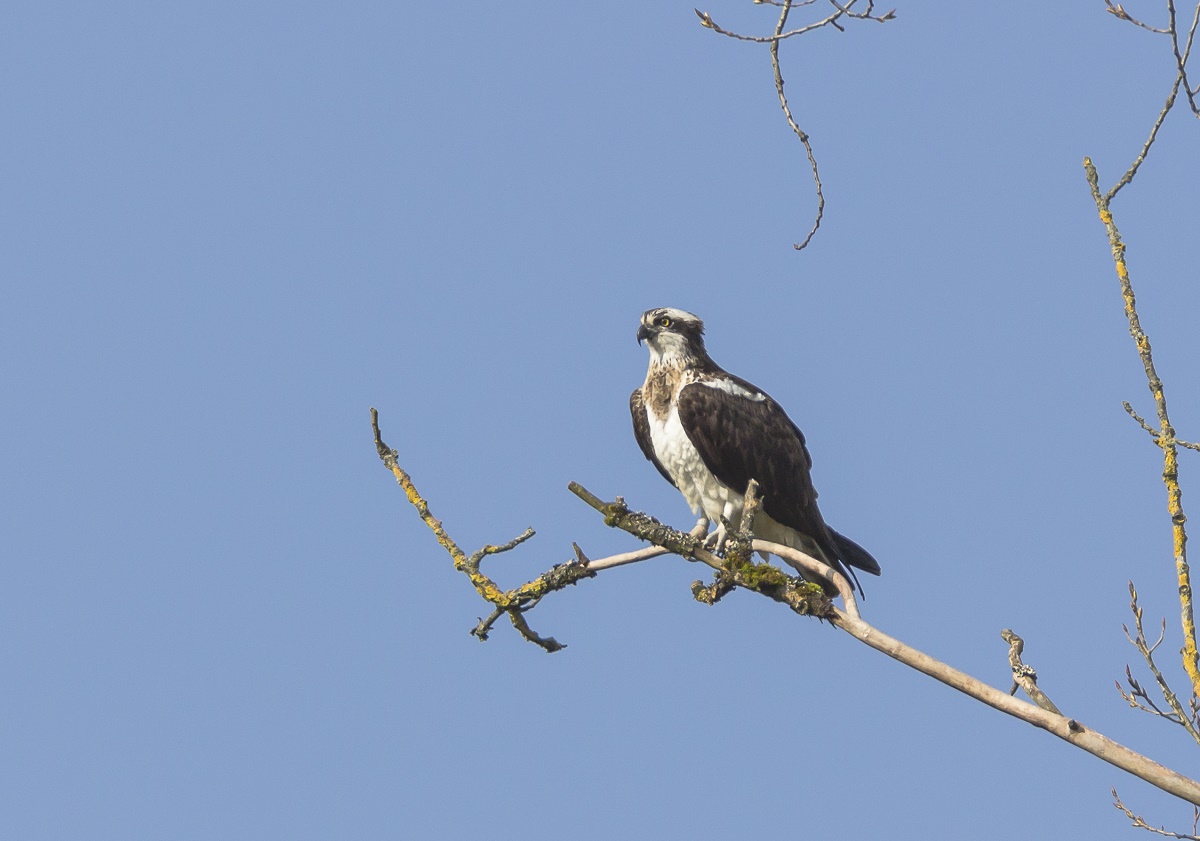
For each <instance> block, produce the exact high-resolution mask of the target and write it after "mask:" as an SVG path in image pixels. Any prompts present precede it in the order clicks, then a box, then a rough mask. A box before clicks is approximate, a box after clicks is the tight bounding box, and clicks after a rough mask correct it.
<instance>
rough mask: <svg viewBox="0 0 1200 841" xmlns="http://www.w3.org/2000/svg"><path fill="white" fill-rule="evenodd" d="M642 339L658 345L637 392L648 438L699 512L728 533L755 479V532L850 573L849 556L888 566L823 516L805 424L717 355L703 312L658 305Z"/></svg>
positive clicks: (871, 567)
mask: <svg viewBox="0 0 1200 841" xmlns="http://www.w3.org/2000/svg"><path fill="white" fill-rule="evenodd" d="M638 341H639V342H641V341H645V342H646V343H647V345H648V347H649V350H650V367H649V369H648V370H647V372H646V380H645V382H644V383H643V384H642V387H641V388H638V389H635V390H634V392H633V394H632V395H631V396H630V399H629V408H630V412H631V414H632V416H633V429H634V436H635V437H636V438H637V442H638V446H639V447H641V450H642V453H643V454H644V455H645V456H646V458H647V459H649V460H650V461H651V462H652V463H653V464H654V466H655V467H656V468H658V472H659V473H661V474H662V475H663V477H664V478H666V479H667V481H669V482H670V483H671V484H673V485H674V486H675V487H676V488H678V489H679V491H680V492H681V493H682V494H683V496H684V498H685V499H686V500H687V502H688V504H689V505H690V506H691V508H692V511H693V512H694V513H700V512H703V515H702V517H701V521H702V523H703V522H704V520H705V518H707V520H711V521H713V522H715V523H717V528H718V532H717V534H718V540H719V541H720V540H723V537H724V526H723V524H722V518H724V520H725V521H726V522H729V523H730V525H731V526H732V527H734V528H736V527H737V525H738V520H739V519H740V517H741V510H742V496H743V493H744V492H745V489H746V486H747V485H748V484H749V482H750V480H751V479H755V480H757V482H758V485H759V492H760V494H761V496H762V509H761V510H760V512H759V515H758V517H757V518H756V520H755V525H754V532H755V536H757V537H760V538H762V539H764V540H770V541H773V542H775V543H781V544H783V545H785V546H790V547H792V548H794V549H798V550H800V551H802V552H804V553H806V554H809V555H812V556H813V557H815V558H818V559H820V560H823V561H825V562H826V563H828V564H829V565H830V566H833V567H834V568H836V569H839V570H840V571H842V572H846V571H847V570H846V567H845V566H843V564H844V565H848V566H850V567H855V568H858V569H861V570H863V571H864V572H869V573H871V574H873V575H878V574H879V571H880V570H879V564H878V563H877V562H876V561H875V559H874V558H873V557H871V555H870V554H869V553H868V552H867V551H866V550H865V549H863V548H862V547H861V546H859V545H858V544H857V543H855V542H854V541H852V540H850V539H849V538H846V537H844V536H842V535H840V534H838V533H837V532H836V531H834V530H833V529H831V528H829V526H828V525H826V523H825V520H824V519H823V518H822V517H821V511H820V509H819V508H818V507H817V492H816V490H815V489H814V488H813V484H812V478H811V476H810V469H811V468H812V458H811V456H810V455H809V452H808V447H807V445H806V444H805V441H804V433H802V432H801V431H800V429H799V427H797V426H796V424H794V423H793V422H792V420H791V418H789V417H788V416H787V413H786V412H784V410H783V409H782V408H781V407H780V406H779V404H778V403H776V402H775V401H774V400H773V399H772V398H771V397H770V395H768V394H767V393H766V392H764V391H763V390H762V389H760V388H758V387H757V386H754V385H752V384H751V383H749V382H747V381H746V380H743V379H741V378H740V377H736V376H734V375H732V374H730V373H728V372H727V371H725V370H724V369H722V368H721V367H720V366H719V365H717V364H716V363H715V362H713V360H712V358H711V357H710V356H709V355H708V352H707V350H706V349H705V347H704V323H703V322H702V321H701V320H700V319H699V318H697V317H696V316H694V315H692V314H691V313H689V312H684V311H683V310H677V309H672V308H659V309H653V310H648V311H647V312H645V313H644V314H643V315H642V322H641V326H640V327H639V329H638ZM698 525H700V524H698ZM857 583H858V582H857V579H855V584H856V585H857ZM859 589H860V590H861V589H862V588H861V586H860V587H859Z"/></svg>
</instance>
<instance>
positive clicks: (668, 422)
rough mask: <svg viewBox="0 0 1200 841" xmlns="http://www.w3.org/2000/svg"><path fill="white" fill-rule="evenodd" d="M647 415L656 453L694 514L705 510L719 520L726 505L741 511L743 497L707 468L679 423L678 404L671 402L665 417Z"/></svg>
mask: <svg viewBox="0 0 1200 841" xmlns="http://www.w3.org/2000/svg"><path fill="white" fill-rule="evenodd" d="M646 414H647V417H648V419H649V421H650V439H651V441H653V442H654V454H655V455H656V456H658V460H659V462H661V463H662V466H663V467H664V468H666V470H667V472H668V473H670V474H671V478H672V479H674V480H675V484H676V486H677V487H678V488H679V490H680V492H682V493H683V496H684V498H685V499H686V500H687V503H688V505H690V506H691V508H692V513H694V514H696V513H699V512H700V511H701V510H703V511H704V513H705V515H706V516H708V517H709V518H710V519H712V520H714V521H719V518H720V516H721V514H722V513H723V512H724V511H725V510H726V503H731V504H732V505H733V506H736V507H737V508H738V509H739V510H740V508H741V504H742V495H741V494H740V493H736V492H734V491H732V490H730V489H729V488H727V487H725V486H724V485H722V484H721V483H720V482H719V481H717V477H716V476H714V475H713V473H712V471H711V470H709V469H708V467H706V466H705V464H704V460H703V459H701V458H700V453H699V452H697V451H696V447H695V446H694V445H693V444H692V442H691V440H690V439H689V438H688V436H687V432H685V431H684V429H683V424H682V423H680V421H679V410H678V409H677V408H676V406H675V402H674V401H672V403H671V410H670V411H669V412H668V413H667V416H666V418H659V417H657V416H656V415H655V414H654V412H647V413H646Z"/></svg>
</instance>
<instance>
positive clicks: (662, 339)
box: [637, 307, 707, 364]
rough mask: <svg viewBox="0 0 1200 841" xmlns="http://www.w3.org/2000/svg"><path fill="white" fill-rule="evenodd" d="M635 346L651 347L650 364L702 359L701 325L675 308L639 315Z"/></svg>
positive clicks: (695, 317) (687, 314) (702, 324)
mask: <svg viewBox="0 0 1200 841" xmlns="http://www.w3.org/2000/svg"><path fill="white" fill-rule="evenodd" d="M637 340H638V344H641V343H642V342H643V341H644V342H645V343H646V345H647V347H649V348H650V360H651V362H653V363H660V364H661V363H670V362H682V361H685V360H699V359H704V358H705V357H706V356H707V353H706V352H705V350H704V322H703V321H701V320H700V319H699V318H698V317H697V316H695V315H692V314H691V313H690V312H685V311H684V310H677V309H675V308H674V307H659V308H657V309H653V310H646V311H645V312H644V313H642V323H641V325H640V326H639V327H638V332H637Z"/></svg>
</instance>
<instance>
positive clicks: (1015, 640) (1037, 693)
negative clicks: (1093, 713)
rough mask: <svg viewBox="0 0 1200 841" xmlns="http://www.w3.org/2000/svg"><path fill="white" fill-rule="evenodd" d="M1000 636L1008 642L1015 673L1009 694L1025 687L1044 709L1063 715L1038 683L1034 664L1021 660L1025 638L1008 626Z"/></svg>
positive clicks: (1009, 659)
mask: <svg viewBox="0 0 1200 841" xmlns="http://www.w3.org/2000/svg"><path fill="white" fill-rule="evenodd" d="M1000 637H1001V638H1002V639H1003V640H1004V641H1005V642H1006V643H1008V665H1009V666H1010V667H1011V668H1012V673H1013V685H1012V688H1011V689H1009V690H1008V694H1009V695H1016V694H1017V689H1018V688H1020V689H1024V690H1025V694H1026V695H1028V696H1029V697H1030V698H1031V699H1032V700H1033V702H1034V703H1035V704H1037V705H1038V706H1039V707H1041V708H1042V709H1043V710H1049V711H1050V712H1052V713H1058V715H1062V711H1061V710H1059V708H1058V707H1056V706H1054V702H1053V701H1051V700H1050V699H1049V698H1048V697H1047V696H1046V693H1045V692H1043V691H1042V690H1041V688H1040V687H1039V686H1038V685H1037V672H1036V671H1034V668H1033V666H1027V665H1025V664H1024V663H1023V662H1021V652H1023V651H1024V650H1025V640H1023V639H1021V638H1020V637H1019V636H1017V635H1016V634H1014V633H1013V632H1012V631H1011V630H1009V629H1008V628H1005V629H1004V630H1003V631H1001V632H1000Z"/></svg>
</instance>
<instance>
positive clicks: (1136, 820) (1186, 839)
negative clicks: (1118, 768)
mask: <svg viewBox="0 0 1200 841" xmlns="http://www.w3.org/2000/svg"><path fill="white" fill-rule="evenodd" d="M1112 796H1113V806H1115V807H1116V808H1117V809H1120V810H1121V811H1122V812H1124V813H1125V817H1127V818H1129V820H1130V821H1132V822H1133V825H1134V826H1135V827H1137V828H1138V829H1144V830H1147V831H1148V832H1153V833H1154V834H1155V835H1165V836H1166V837H1167V838H1180V839H1183V841H1200V836H1197V835H1196V830H1197V827H1198V826H1200V806H1193V807H1192V834H1191V835H1184V834H1182V833H1179V832H1171V831H1170V830H1168V829H1165V828H1164V827H1161V826H1151V825H1150V824H1148V823H1146V820H1145V818H1143V817H1142V816H1141V815H1135V814H1134V813H1133V812H1132V811H1130V809H1129V807H1127V806H1126V805H1125V804H1124V803H1122V802H1121V798H1120V797H1118V796H1117V790H1116V789H1115V788H1114V789H1113V790H1112Z"/></svg>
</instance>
